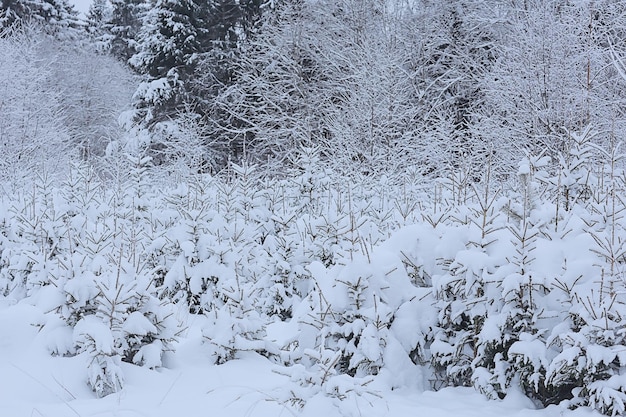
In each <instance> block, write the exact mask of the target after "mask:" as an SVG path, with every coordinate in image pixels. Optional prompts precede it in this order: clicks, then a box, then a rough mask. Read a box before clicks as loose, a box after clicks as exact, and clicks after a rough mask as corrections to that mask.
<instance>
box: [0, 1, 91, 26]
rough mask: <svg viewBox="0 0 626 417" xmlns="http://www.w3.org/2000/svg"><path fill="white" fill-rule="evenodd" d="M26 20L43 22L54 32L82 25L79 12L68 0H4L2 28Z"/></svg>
mask: <svg viewBox="0 0 626 417" xmlns="http://www.w3.org/2000/svg"><path fill="white" fill-rule="evenodd" d="M24 21H34V22H38V23H43V24H45V26H42V27H43V28H44V29H46V30H47V31H50V32H53V33H54V32H58V31H59V30H62V29H66V28H77V27H79V26H80V23H79V21H78V12H77V11H76V10H75V9H74V8H73V6H72V5H71V4H70V3H69V2H68V1H67V0H2V2H1V3H0V29H2V28H6V27H10V26H12V25H13V24H15V23H16V22H24Z"/></svg>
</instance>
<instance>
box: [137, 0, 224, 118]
mask: <svg viewBox="0 0 626 417" xmlns="http://www.w3.org/2000/svg"><path fill="white" fill-rule="evenodd" d="M210 19H211V15H210V9H209V5H208V4H207V3H206V2H202V1H196V0H180V1H175V0H159V1H157V3H156V5H155V7H154V9H152V10H151V11H150V12H148V14H147V16H146V21H145V24H144V27H143V28H142V31H141V33H140V42H141V44H140V47H139V52H138V53H137V54H135V55H134V56H133V57H132V59H131V61H130V62H131V65H132V66H133V67H134V68H135V69H136V70H137V71H138V72H139V73H141V74H144V75H145V77H146V78H145V81H144V83H143V84H142V85H141V86H140V87H139V89H138V90H137V93H136V94H135V97H136V100H137V101H138V103H137V108H138V110H139V113H140V117H142V118H143V119H144V121H145V122H148V124H150V125H153V124H154V123H157V122H162V121H165V120H168V119H170V118H173V117H175V116H176V115H177V113H178V112H180V111H182V110H184V108H185V105H187V104H190V105H193V101H194V99H195V98H194V97H193V96H192V95H191V94H190V93H191V90H192V75H193V74H194V71H195V69H196V67H197V65H198V60H199V58H200V56H201V54H203V53H205V52H207V51H209V50H210V49H211V47H212V42H211V37H210V33H209V31H210V29H209V28H210V22H211V20H210Z"/></svg>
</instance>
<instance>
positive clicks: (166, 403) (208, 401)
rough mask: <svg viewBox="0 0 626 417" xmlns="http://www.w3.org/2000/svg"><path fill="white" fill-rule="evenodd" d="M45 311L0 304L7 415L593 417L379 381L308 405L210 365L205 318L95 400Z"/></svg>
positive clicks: (262, 365) (285, 387) (251, 369)
mask: <svg viewBox="0 0 626 417" xmlns="http://www.w3.org/2000/svg"><path fill="white" fill-rule="evenodd" d="M42 320H43V316H42V313H41V311H40V310H39V309H38V308H36V307H34V306H32V305H28V304H26V303H17V304H13V305H11V303H9V302H8V301H7V300H0V328H1V329H3V332H4V338H3V339H2V340H0V375H1V378H0V416H6V417H33V416H44V417H71V416H80V417H109V416H110V417H146V416H150V417H171V416H185V417H194V416H198V417H200V416H203V417H204V416H213V417H216V416H229V417H236V416H242V417H244V416H246V417H249V416H290V415H299V416H311V417H319V416H328V417H330V416H372V417H374V416H376V417H379V416H394V417H402V416H407V417H408V416H411V417H414V416H429V417H448V416H450V417H459V416H466V417H472V416H476V417H479V416H480V417H491V416H494V417H501V416H517V417H540V416H546V417H548V416H564V417H574V416H595V415H598V414H596V413H594V412H592V411H589V410H588V409H578V410H576V411H569V410H567V409H565V408H563V407H559V406H550V407H548V408H546V409H536V408H535V407H534V406H533V404H532V402H531V401H530V400H528V399H527V398H525V397H524V396H523V395H521V394H520V393H518V392H514V391H513V392H511V393H510V394H509V395H508V396H507V397H506V398H505V399H504V400H502V401H490V400H487V399H486V398H485V397H483V396H482V395H480V394H479V393H477V392H476V391H475V390H474V389H472V388H446V389H443V390H441V391H438V392H433V391H425V392H419V391H416V390H413V389H399V390H391V389H390V388H389V385H388V384H387V383H386V381H385V379H388V378H389V376H387V377H386V378H382V377H379V378H377V379H375V380H374V381H373V383H372V384H370V385H369V386H368V388H367V389H366V390H364V391H362V392H360V393H359V395H348V396H347V398H346V399H344V400H343V401H340V400H338V399H337V398H331V397H328V396H325V395H323V394H322V393H319V394H317V395H315V396H314V397H313V398H311V399H310V400H309V401H308V402H307V403H306V405H305V406H304V407H303V408H294V407H291V406H290V405H289V404H288V403H287V402H286V401H285V399H286V398H289V393H290V390H291V383H290V379H289V378H288V377H286V376H284V375H282V374H281V369H280V367H278V366H277V365H275V364H274V363H272V362H270V361H269V360H268V359H266V358H264V357H261V356H258V355H256V354H249V355H244V356H243V358H242V359H238V360H233V361H229V362H227V363H226V364H223V365H211V361H210V359H209V358H208V357H207V354H206V348H205V347H203V346H202V345H201V339H202V337H201V330H200V328H201V326H202V325H203V323H202V318H200V317H198V318H197V320H195V322H194V321H193V320H192V322H191V324H190V327H189V328H188V330H187V332H186V334H185V336H184V337H183V338H181V340H180V342H179V345H178V346H177V349H176V353H172V354H170V355H169V356H166V358H165V363H166V365H167V368H161V369H158V370H149V369H146V368H141V367H138V366H134V365H130V364H123V365H122V367H123V371H124V374H125V376H126V385H125V388H124V389H123V390H122V391H121V392H119V393H116V394H112V395H109V396H107V397H105V398H101V399H98V398H96V396H95V394H94V393H93V392H92V391H91V389H90V388H89V387H88V386H87V383H86V381H85V380H84V378H85V367H86V366H87V364H86V361H87V356H86V355H84V354H81V355H78V356H75V357H71V358H69V357H53V356H50V354H49V353H48V351H47V350H46V348H45V347H44V345H43V344H42V343H41V340H39V339H40V338H41V337H43V336H42V335H41V334H40V332H39V326H40V325H41V321H42Z"/></svg>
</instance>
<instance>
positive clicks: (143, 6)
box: [94, 0, 149, 62]
mask: <svg viewBox="0 0 626 417" xmlns="http://www.w3.org/2000/svg"><path fill="white" fill-rule="evenodd" d="M96 4H98V0H96V2H95V3H94V7H95V5H96ZM111 6H112V8H111V16H110V19H109V20H108V21H107V23H106V29H107V32H108V33H109V34H110V35H111V37H112V39H111V40H110V48H111V53H112V54H113V56H115V57H117V58H119V59H120V60H122V61H124V62H127V61H128V60H129V59H130V57H132V56H133V55H134V54H135V53H137V37H138V34H139V30H140V29H141V25H142V19H143V17H144V15H145V14H146V12H147V10H148V8H149V4H148V3H147V2H146V1H145V0H111Z"/></svg>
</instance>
